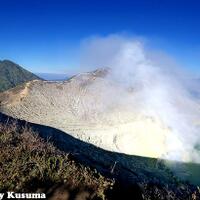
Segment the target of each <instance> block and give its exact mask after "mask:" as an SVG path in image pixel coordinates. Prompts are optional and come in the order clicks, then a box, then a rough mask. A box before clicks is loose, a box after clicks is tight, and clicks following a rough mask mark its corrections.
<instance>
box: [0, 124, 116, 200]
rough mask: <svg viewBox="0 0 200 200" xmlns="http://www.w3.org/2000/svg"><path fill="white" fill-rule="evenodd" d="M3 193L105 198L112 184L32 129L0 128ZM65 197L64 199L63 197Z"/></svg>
mask: <svg viewBox="0 0 200 200" xmlns="http://www.w3.org/2000/svg"><path fill="white" fill-rule="evenodd" d="M0 152H1V153H0V191H5V192H6V191H15V192H38V191H42V192H45V193H47V194H48V195H49V198H53V197H54V196H55V195H56V198H53V199H57V197H58V196H59V195H60V196H62V198H60V199H67V196H70V195H71V196H73V197H74V198H72V197H70V199H80V200H81V199H105V193H106V191H107V190H109V189H111V188H112V185H113V181H112V180H109V179H106V178H104V177H103V176H101V175H100V174H98V173H97V172H95V171H92V170H91V169H90V168H86V167H84V166H82V165H80V164H78V163H76V162H75V161H74V160H73V159H72V158H71V156H70V154H66V153H63V152H61V151H59V150H57V149H56V148H55V147H54V146H53V145H52V144H51V143H48V142H45V141H43V139H41V138H40V137H39V136H38V135H36V134H35V133H33V132H32V131H31V130H30V129H28V128H25V129H23V130H17V127H16V126H15V125H11V126H8V125H7V126H4V125H0ZM63 197H65V198H63Z"/></svg>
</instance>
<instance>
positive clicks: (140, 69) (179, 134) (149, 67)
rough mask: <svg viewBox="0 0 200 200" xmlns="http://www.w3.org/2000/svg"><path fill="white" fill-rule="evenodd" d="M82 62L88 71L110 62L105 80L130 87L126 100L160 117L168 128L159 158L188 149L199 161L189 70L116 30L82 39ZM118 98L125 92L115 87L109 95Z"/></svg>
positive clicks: (199, 116)
mask: <svg viewBox="0 0 200 200" xmlns="http://www.w3.org/2000/svg"><path fill="white" fill-rule="evenodd" d="M81 67H83V68H84V70H88V71H89V70H91V69H92V68H93V69H94V68H98V67H109V68H111V73H110V74H109V75H108V76H107V78H108V80H111V81H114V82H116V83H117V84H119V85H120V87H121V88H124V90H127V89H129V88H132V89H133V91H134V92H133V94H132V96H131V98H129V99H128V100H127V101H126V100H125V101H126V103H128V104H130V106H131V107H132V108H133V110H134V112H135V111H136V110H137V112H139V113H142V114H143V115H144V116H147V117H151V118H153V119H159V120H160V121H161V122H162V124H163V125H164V126H165V127H167V128H168V129H170V130H171V132H172V134H169V136H168V138H167V140H166V146H167V149H168V151H167V152H166V154H165V155H163V157H164V158H167V159H172V160H182V158H183V154H184V153H185V152H187V157H189V158H187V160H189V161H193V162H200V152H199V150H198V148H196V147H197V145H198V141H200V127H199V124H200V112H199V111H200V110H199V99H198V98H197V95H193V94H194V93H195V94H197V93H198V91H197V90H196V89H197V88H198V87H197V85H196V83H194V82H193V78H192V75H191V74H189V73H188V72H187V73H186V72H184V71H183V70H181V68H180V67H177V66H176V64H175V63H174V62H173V61H171V60H170V59H168V58H167V57H165V56H163V55H162V54H159V53H155V52H154V53H153V52H152V51H151V50H150V49H148V48H146V47H145V44H144V42H143V41H141V40H139V39H134V38H131V37H123V36H120V35H110V36H107V37H94V38H90V39H87V40H85V41H84V42H83V45H82V60H81ZM90 67H92V68H90ZM108 93H109V92H108ZM108 93H106V94H108ZM111 98H112V97H110V96H109V98H107V99H111ZM123 98H126V97H123V96H122V95H121V94H120V93H119V94H118V96H114V97H113V99H114V100H115V99H116V101H117V100H119V99H123ZM113 99H112V101H113ZM147 131H148V129H147ZM138 134H139V133H138ZM144 148H145V147H144Z"/></svg>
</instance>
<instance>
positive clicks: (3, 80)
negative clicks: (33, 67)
mask: <svg viewBox="0 0 200 200" xmlns="http://www.w3.org/2000/svg"><path fill="white" fill-rule="evenodd" d="M32 80H42V79H41V78H40V77H39V76H37V75H35V74H33V73H31V72H29V71H28V70H26V69H24V68H23V67H21V66H20V65H18V64H16V63H14V62H13V61H10V60H2V61H1V60H0V92H3V91H6V90H8V89H10V88H13V87H16V86H18V85H21V84H23V83H25V82H28V81H32Z"/></svg>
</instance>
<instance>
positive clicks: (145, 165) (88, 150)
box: [0, 114, 199, 200]
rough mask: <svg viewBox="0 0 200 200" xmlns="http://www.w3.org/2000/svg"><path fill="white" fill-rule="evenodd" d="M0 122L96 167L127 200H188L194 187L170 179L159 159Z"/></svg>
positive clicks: (41, 128) (6, 120) (21, 124)
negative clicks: (146, 199)
mask: <svg viewBox="0 0 200 200" xmlns="http://www.w3.org/2000/svg"><path fill="white" fill-rule="evenodd" d="M0 122H1V123H3V124H5V125H6V124H7V125H8V124H10V123H11V124H12V123H13V122H16V124H17V127H18V128H19V129H22V127H24V126H26V127H30V128H31V129H32V130H33V131H35V132H37V133H38V134H39V135H40V136H41V137H43V138H45V139H47V140H49V139H50V141H52V142H53V144H54V145H56V146H57V147H58V148H59V149H61V150H63V151H65V152H67V153H70V154H72V155H73V157H74V158H76V159H77V160H78V161H79V162H81V163H83V164H84V165H87V166H91V167H94V168H96V169H97V170H98V171H99V172H101V173H102V174H103V175H104V176H107V177H110V178H115V179H116V180H117V182H118V183H119V188H118V189H119V192H120V190H121V192H122V194H123V195H126V196H124V198H125V197H126V199H127V200H128V199H132V197H133V196H128V195H130V194H131V195H136V193H138V194H137V195H138V199H140V198H141V196H142V194H144V195H147V196H148V195H150V196H151V198H149V199H154V200H155V199H160V197H158V196H157V197H156V195H158V194H159V195H162V196H163V199H167V198H168V197H169V196H168V195H169V194H173V195H174V199H189V196H190V195H191V194H192V191H194V190H195V187H194V186H192V185H188V184H186V183H184V182H182V181H181V180H179V179H178V178H177V177H176V176H174V174H173V173H172V172H171V171H170V170H169V169H168V168H167V167H166V166H165V164H164V163H163V162H162V161H161V160H160V161H159V160H157V159H151V158H145V157H138V156H129V155H126V154H121V153H114V152H110V151H106V150H103V149H101V148H97V147H95V146H94V145H91V144H89V143H85V142H83V141H80V140H78V139H76V138H74V137H72V136H70V135H68V134H66V133H64V132H62V131H60V130H57V129H55V128H51V127H47V126H42V125H37V124H33V123H28V122H25V121H21V120H16V119H13V118H11V117H8V116H6V115H4V114H0ZM198 167H199V166H198ZM116 187H118V186H117V185H116ZM128 191H129V192H128ZM156 191H157V194H156ZM115 192H117V191H115ZM124 192H127V194H125V193H124ZM135 192H136V193H135ZM122 194H121V195H122ZM112 195H114V194H112ZM152 195H153V196H154V195H155V196H154V197H153V196H152ZM147 196H146V197H147ZM114 199H117V198H114ZM119 199H120V198H119ZM121 199H123V198H121ZM172 199H173V198H172Z"/></svg>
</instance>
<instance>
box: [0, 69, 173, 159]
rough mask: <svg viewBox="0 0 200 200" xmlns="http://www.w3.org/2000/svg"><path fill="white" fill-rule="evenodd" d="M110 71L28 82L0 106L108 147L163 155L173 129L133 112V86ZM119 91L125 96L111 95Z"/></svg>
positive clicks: (2, 97)
mask: <svg viewBox="0 0 200 200" xmlns="http://www.w3.org/2000/svg"><path fill="white" fill-rule="evenodd" d="M106 74H107V70H97V71H94V72H92V73H84V74H80V75H77V76H75V77H72V78H71V79H69V80H68V81H64V82H48V81H41V80H36V81H31V82H28V83H26V84H24V85H23V86H20V87H16V88H14V89H12V90H9V91H6V92H4V93H2V94H0V103H1V104H0V111H1V112H3V113H5V114H8V115H10V116H13V117H16V118H20V119H24V120H26V121H29V122H33V123H37V124H43V125H48V126H51V127H54V128H57V129H60V130H62V131H64V132H66V133H69V134H70V135H72V136H74V137H76V138H79V139H81V140H83V141H85V142H89V143H92V144H94V145H96V146H98V147H101V148H104V149H106V150H110V151H114V152H121V153H126V154H131V155H140V156H147V157H154V158H157V157H161V156H162V155H163V154H165V153H166V148H167V147H166V146H165V139H166V136H167V135H168V134H170V130H169V129H168V128H167V127H165V126H164V125H163V124H162V123H161V122H160V121H159V120H158V119H152V118H150V117H147V116H144V115H142V114H138V113H136V112H134V109H135V108H132V107H131V106H130V103H129V102H127V99H131V97H132V96H133V94H134V91H133V90H132V89H130V90H127V91H124V89H122V88H120V86H118V85H117V84H116V83H114V82H111V81H110V80H109V79H106V78H105V76H106ZM119 94H120V96H123V97H124V98H121V99H119V100H118V99H113V97H118V96H119ZM146 130H148V131H146ZM138 133H139V134H138ZM144 147H145V148H144Z"/></svg>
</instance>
